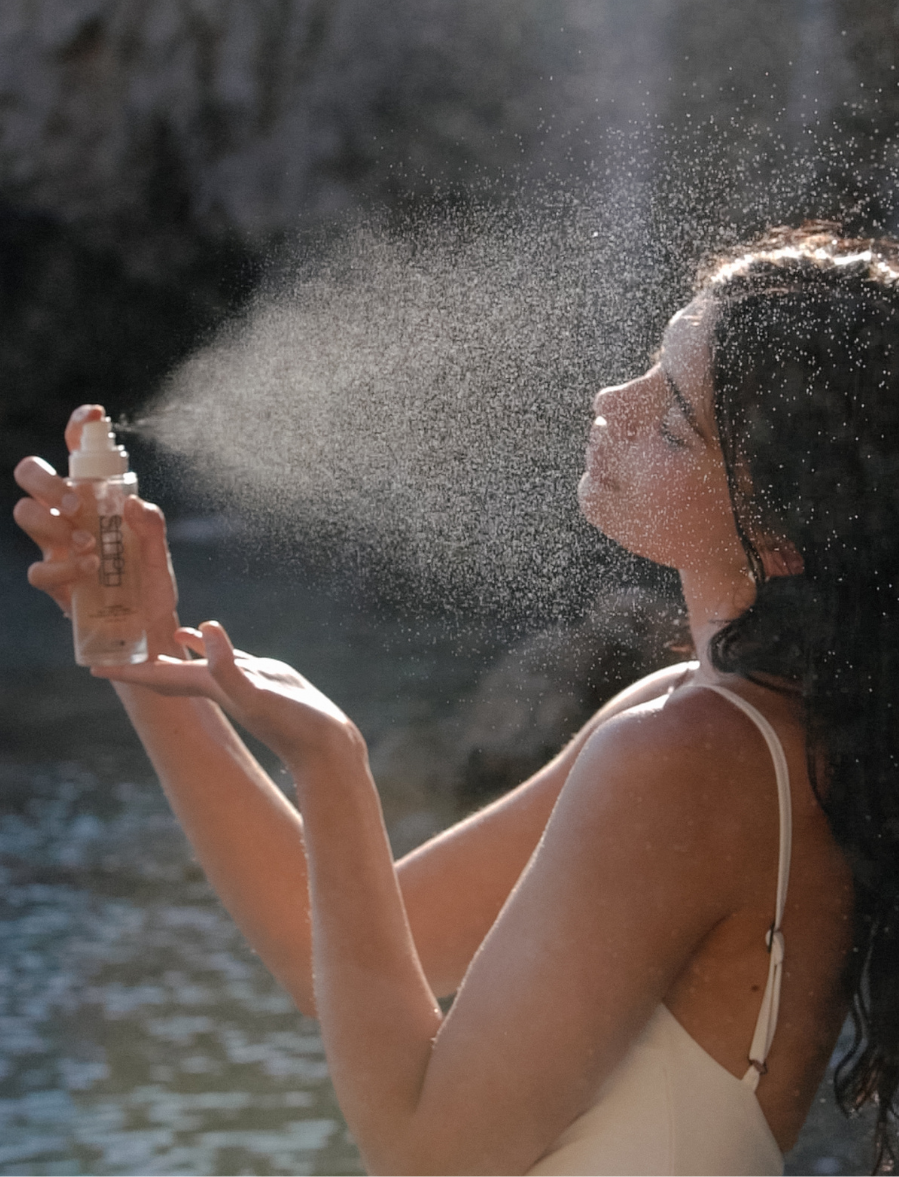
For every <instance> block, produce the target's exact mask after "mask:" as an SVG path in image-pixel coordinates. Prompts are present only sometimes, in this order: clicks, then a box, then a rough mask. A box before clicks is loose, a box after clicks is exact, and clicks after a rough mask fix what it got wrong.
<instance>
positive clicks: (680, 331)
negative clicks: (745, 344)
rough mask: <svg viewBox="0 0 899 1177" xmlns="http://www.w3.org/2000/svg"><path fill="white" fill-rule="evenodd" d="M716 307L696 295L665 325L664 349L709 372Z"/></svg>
mask: <svg viewBox="0 0 899 1177" xmlns="http://www.w3.org/2000/svg"><path fill="white" fill-rule="evenodd" d="M713 313H714V312H713V307H712V304H711V303H710V302H709V300H708V299H702V298H696V299H694V300H693V302H689V303H687V305H686V306H685V307H683V309H682V310H679V311H678V312H677V314H676V315H675V316H674V318H673V319H671V321H670V322H669V324H668V326H667V327H666V328H665V332H664V334H663V336H662V349H663V351H664V353H665V355H666V357H667V358H668V359H670V360H672V361H678V362H680V363H685V364H690V365H691V366H694V367H696V368H697V369H699V370H701V371H703V372H704V373H706V374H707V373H708V371H709V366H710V363H711V342H712V319H713Z"/></svg>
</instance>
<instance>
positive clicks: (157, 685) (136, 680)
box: [91, 654, 228, 706]
mask: <svg viewBox="0 0 899 1177" xmlns="http://www.w3.org/2000/svg"><path fill="white" fill-rule="evenodd" d="M91 674H92V675H93V677H94V678H105V679H109V680H110V681H111V682H121V683H130V684H131V685H132V686H139V687H148V688H149V689H150V690H152V691H155V693H156V694H157V695H173V696H181V697H192V698H206V699H212V700H213V702H215V703H219V704H221V705H223V706H225V705H226V704H227V702H228V700H227V698H226V697H225V695H224V692H223V691H222V689H221V687H220V686H219V685H218V683H216V681H215V680H214V679H213V677H212V675H211V674H210V673H209V668H208V666H207V664H206V662H205V661H202V660H200V659H196V660H194V659H190V660H185V659H181V658H170V657H168V656H167V655H165V654H161V655H159V657H157V658H154V659H153V660H152V661H150V662H139V663H136V664H135V665H132V666H92V667H91Z"/></svg>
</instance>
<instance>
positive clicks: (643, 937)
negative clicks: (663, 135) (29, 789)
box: [16, 225, 899, 1173]
mask: <svg viewBox="0 0 899 1177" xmlns="http://www.w3.org/2000/svg"><path fill="white" fill-rule="evenodd" d="M897 282H899V266H897V265H895V263H894V259H893V254H892V252H890V251H889V250H888V247H887V246H885V245H878V244H876V243H869V242H853V241H845V240H840V239H839V238H838V237H837V236H836V235H835V233H834V232H833V231H832V229H831V228H830V227H829V226H822V225H818V226H811V227H809V228H807V229H805V230H803V231H796V232H790V231H786V230H784V231H779V232H778V233H776V234H772V235H769V237H768V238H766V239H765V240H763V241H761V242H760V243H758V244H757V245H756V246H755V247H753V249H752V250H749V251H747V252H746V253H745V254H744V255H741V256H736V257H734V258H733V259H731V260H729V261H725V262H719V263H718V264H716V265H715V266H714V267H712V268H711V269H710V270H709V271H708V273H707V274H706V275H705V277H704V278H703V280H702V282H701V284H700V287H699V291H698V293H697V295H696V297H695V299H694V300H693V301H692V302H691V303H690V304H689V306H687V307H686V308H685V309H684V310H683V311H681V312H680V313H679V314H678V315H676V316H675V317H674V319H673V320H672V321H671V323H670V325H669V327H668V329H667V331H666V333H665V337H664V341H663V346H662V350H661V353H660V358H659V362H658V363H656V364H655V365H654V366H653V367H652V368H651V369H650V370H649V371H648V372H647V373H646V374H645V375H644V376H641V377H639V378H638V379H636V380H632V381H630V382H628V383H627V384H624V385H621V386H619V387H615V388H609V389H606V390H604V391H602V392H600V393H599V394H598V396H597V397H596V401H595V422H594V425H593V428H592V430H591V434H590V442H589V446H588V451H587V469H586V473H585V474H584V476H583V479H582V481H581V485H580V500H581V504H582V509H583V511H584V513H585V514H586V516H587V518H588V519H589V520H590V521H591V522H593V523H594V524H595V525H596V526H597V527H599V528H601V529H602V530H603V531H604V532H606V534H608V535H609V536H611V537H612V538H614V539H616V540H618V541H619V542H620V543H622V544H623V545H624V546H626V547H627V548H629V549H630V550H631V551H633V552H636V553H638V554H640V555H642V556H646V557H648V558H650V559H652V560H655V561H658V562H660V563H663V564H667V565H671V566H673V567H675V568H677V569H678V570H679V571H680V575H681V579H682V582H683V589H684V596H685V599H686V603H687V607H688V611H689V619H690V625H691V630H692V634H693V641H694V644H695V650H696V655H697V658H696V661H694V662H690V663H686V664H683V665H680V666H676V667H671V668H669V669H667V670H664V671H661V672H659V673H657V674H654V675H651V676H650V677H649V678H647V679H644V680H642V681H641V682H638V683H636V684H635V685H634V686H632V687H631V688H630V689H628V690H627V691H625V692H623V694H621V695H620V696H618V697H617V698H616V699H614V700H613V701H612V702H611V703H609V704H607V705H606V706H605V707H604V708H603V709H602V710H601V711H600V712H599V713H598V714H597V715H596V716H595V717H594V718H593V719H592V720H591V721H590V722H589V723H588V724H587V725H586V726H585V728H584V729H583V730H582V731H581V732H580V733H579V734H578V735H577V736H576V737H575V738H574V739H573V740H572V742H571V743H570V744H569V745H568V747H567V748H566V749H565V750H564V751H563V752H562V753H560V755H559V756H557V757H556V759H555V760H554V761H552V762H551V763H550V764H549V765H547V766H546V768H544V769H543V770H542V771H541V772H539V773H537V774H536V776H534V777H533V778H532V779H531V780H529V781H527V782H526V783H525V784H523V785H521V786H520V787H519V788H518V789H517V790H515V791H513V792H512V793H510V794H508V795H507V796H505V797H503V798H501V799H500V800H499V801H497V802H496V803H494V804H493V805H491V806H490V807H488V808H487V809H485V810H483V811H482V812H480V813H477V814H475V815H473V816H472V817H470V818H468V819H467V820H466V821H464V822H462V823H460V824H459V825H457V826H455V827H453V828H452V829H450V830H448V831H446V832H445V833H443V834H441V835H439V836H438V837H436V838H434V839H432V840H431V841H430V842H429V843H427V844H426V845H425V846H423V847H421V848H419V849H418V850H417V851H415V852H413V853H412V854H410V855H408V856H407V857H406V858H405V859H404V860H403V861H402V862H400V863H399V864H397V865H396V866H395V865H394V864H393V862H392V860H391V855H390V850H389V846H388V842H387V838H386V835H385V832H384V827H383V822H382V818H381V811H380V805H379V802H378V797H377V792H376V790H375V787H374V784H373V782H372V780H371V776H370V774H369V771H368V764H367V758H366V750H365V745H364V742H363V740H362V738H361V736H360V735H359V732H358V731H357V729H356V728H355V727H354V725H353V724H352V723H351V721H350V720H349V719H347V717H346V716H344V715H343V714H342V713H341V712H340V711H339V710H338V709H337V708H336V707H335V706H334V705H333V704H332V703H330V702H329V700H327V699H326V698H324V696H322V695H321V694H320V693H319V692H318V691H316V690H315V688H314V687H312V686H311V685H310V684H309V683H307V682H306V681H305V680H304V679H303V678H302V677H301V676H300V675H298V674H297V673H296V672H295V671H293V670H291V669H290V668H289V667H287V666H284V665H283V664H281V663H276V662H272V661H270V660H267V659H257V658H253V657H251V656H249V655H247V654H243V653H241V652H235V651H234V650H233V649H232V647H231V644H230V642H229V640H228V637H227V635H226V634H225V632H224V631H223V630H222V628H221V627H220V626H219V625H217V624H216V623H215V622H209V623H206V624H204V625H203V626H202V627H201V628H200V630H193V629H181V628H179V627H178V621H177V618H176V616H175V603H176V602H175V589H174V581H173V578H172V575H171V570H170V565H169V560H168V553H167V549H166V546H165V536H164V523H163V519H162V516H161V514H160V513H159V511H158V510H157V509H156V508H155V507H152V506H150V505H148V504H146V503H142V502H140V501H139V500H137V499H133V500H130V501H129V503H128V521H129V523H130V524H131V526H132V527H133V528H134V530H135V531H136V532H137V533H138V534H139V537H140V540H141V544H142V555H143V561H144V569H145V581H146V604H147V608H148V611H149V614H150V617H151V658H152V660H151V661H150V662H148V663H146V664H144V665H143V666H138V667H129V668H122V669H116V670H115V671H112V670H102V671H95V673H98V674H102V675H104V676H105V677H108V678H111V679H113V680H115V683H116V689H117V691H118V692H119V693H120V695H121V697H122V700H123V702H124V705H125V707H126V708H127V710H128V713H129V715H130V716H131V719H132V721H133V723H134V725H135V728H136V730H137V732H138V734H139V735H140V737H141V739H142V741H143V743H144V745H145V747H146V749H147V751H148V753H149V755H150V757H151V759H152V761H153V764H154V766H155V768H156V770H157V772H158V774H159V777H160V780H161V781H162V783H163V786H164V788H165V789H166V792H167V794H168V796H169V798H170V800H171V803H172V805H173V808H174V809H175V812H176V813H177V815H178V817H179V819H180V820H181V822H182V824H183V826H184V828H185V830H186V831H187V833H188V835H189V837H190V838H191V840H192V842H193V844H194V847H195V849H196V852H197V854H198V856H199V858H200V860H201V861H202V863H203V865H204V867H205V869H206V872H207V874H208V876H209V878H210V880H211V881H212V883H213V885H214V886H215V887H216V888H217V890H218V892H219V894H220V895H221V897H222V899H223V901H224V902H225V904H226V906H227V907H228V908H229V910H230V911H231V913H232V914H233V915H234V917H235V919H236V920H237V922H238V923H239V924H240V926H241V927H242V928H243V930H244V932H245V934H246V935H247V937H248V939H249V940H250V942H251V944H252V945H253V946H254V948H255V949H256V950H257V951H258V952H259V954H260V955H261V956H262V958H263V959H264V960H265V962H266V963H267V964H268V966H269V968H270V969H271V970H272V972H273V973H274V974H275V975H276V976H277V977H278V978H279V980H280V981H281V983H282V984H283V985H284V987H285V988H286V989H287V990H288V992H289V993H290V994H291V995H292V996H293V998H294V999H295V1001H296V1003H297V1005H298V1006H299V1008H300V1009H302V1010H304V1011H306V1012H310V1013H313V1012H314V1013H315V1015H316V1016H317V1017H318V1018H319V1019H320V1021H321V1028H322V1035H323V1038H324V1043H325V1049H326V1051H327V1055H328V1060H329V1065H330V1070H331V1075H332V1078H333V1082H334V1086H335V1088H336V1091H337V1094H338V1097H339V1099H340V1102H341V1106H342V1108H343V1110H344V1113H345V1115H346V1118H347V1121H348V1123H349V1125H350V1128H351V1130H352V1132H353V1135H354V1136H355V1138H356V1140H357V1142H358V1144H359V1147H360V1149H361V1151H362V1153H363V1156H364V1158H365V1160H366V1162H367V1164H368V1165H369V1166H370V1167H371V1168H372V1169H373V1170H375V1171H380V1172H390V1173H401V1172H409V1173H426V1172H432V1173H525V1172H534V1173H576V1172H577V1173H661V1172H670V1173H762V1172H765V1173H768V1172H780V1171H781V1168H782V1152H783V1151H784V1150H786V1149H788V1148H790V1147H791V1145H792V1144H793V1142H794V1141H795V1139H796V1135H797V1133H798V1131H799V1129H800V1127H801V1125H802V1122H803V1120H804V1118H805V1116H806V1113H807V1111H808V1109H809V1106H810V1104H811V1101H812V1098H813V1096H814V1093H815V1090H816V1088H817V1086H818V1084H819V1082H820V1080H821V1078H822V1076H823V1073H824V1070H825V1067H826V1064H827V1061H828V1058H829V1056H830V1054H831V1052H832V1050H833V1047H834V1044H835V1042H836V1039H837V1035H838V1033H839V1030H840V1026H841V1024H842V1022H843V1020H844V1018H845V1016H846V1013H847V1010H848V1009H849V1008H850V1003H851V1002H852V1000H853V999H854V1001H855V1006H856V1011H857V1016H858V1018H859V1025H860V1027H861V1029H862V1031H863V1032H864V1034H865V1035H866V1039H865V1043H864V1046H863V1048H860V1049H859V1051H857V1053H856V1056H855V1057H854V1059H853V1060H850V1064H851V1065H850V1069H849V1070H848V1072H847V1074H846V1075H845V1076H844V1078H843V1093H844V1096H845V1098H846V1099H848V1100H849V1101H850V1102H853V1103H858V1102H862V1101H864V1100H865V1099H867V1098H870V1097H872V1096H875V1095H876V1096H878V1097H879V1099H880V1103H879V1127H878V1133H879V1136H878V1142H879V1148H880V1153H881V1155H885V1154H884V1150H885V1149H886V1150H887V1152H889V1141H888V1138H887V1136H886V1134H885V1129H886V1125H887V1116H888V1114H889V1113H890V1109H891V1101H892V1098H893V1094H894V1092H895V1088H896V1083H897V1075H899V1067H897V1058H899V1012H894V1011H899V1001H897V1000H896V999H895V996H894V995H897V990H899V972H897V970H896V967H895V965H894V960H893V951H894V943H895V939H896V936H897V932H896V930H895V921H894V919H893V917H894V915H895V913H896V910H897V897H899V854H897V847H896V841H897V839H899V806H897V803H896V801H895V800H894V798H895V796H896V788H895V779H894V778H895V765H896V756H897V730H896V723H895V720H894V716H893V711H892V704H891V700H890V694H891V690H892V686H893V683H892V672H893V668H894V664H895V663H896V660H897V656H899V634H897V605H896V592H895V591H894V586H899V547H897V540H896V537H897V535H899V527H897V524H899V518H897V514H899V507H897V501H896V492H895V490H894V488H895V486H896V485H897V483H896V478H895V474H896V466H897V457H896V451H895V446H894V442H893V438H895V437H896V436H897V431H896V428H895V426H896V421H895V418H896V416H897V414H899V396H897V393H899V370H897V365H899V294H897ZM100 412H101V410H100V408H99V407H98V406H86V407H84V408H82V409H80V410H78V411H77V412H76V413H75V414H74V415H73V418H72V421H71V422H70V425H69V428H68V431H67V439H68V441H69V444H70V446H72V445H74V444H75V443H76V441H77V437H78V434H79V431H80V429H81V426H82V424H83V422H84V421H86V420H89V419H91V418H92V417H94V416H98V415H99V414H100ZM891 427H892V432H891ZM17 479H18V481H19V483H20V485H21V486H22V487H23V488H24V489H25V490H26V491H27V492H28V493H29V496H30V497H29V498H26V499H24V500H22V501H21V502H20V503H19V504H18V506H17V508H16V518H17V519H18V521H19V523H20V524H21V525H22V526H23V527H24V528H25V529H26V530H27V531H28V532H29V534H31V535H32V537H33V538H34V539H35V540H36V541H37V542H38V543H39V544H40V546H41V547H42V549H43V552H44V559H43V561H42V562H41V563H39V564H36V565H34V566H33V567H32V568H31V570H30V572H29V576H30V579H31V582H32V583H33V584H34V585H36V586H37V587H39V588H43V589H45V590H46V591H48V592H50V593H51V595H53V596H54V598H55V599H56V600H57V601H58V602H59V603H60V604H61V605H62V606H63V608H65V607H66V605H67V602H68V596H69V592H70V587H71V584H72V583H73V581H74V579H75V578H76V577H77V576H81V575H89V574H90V573H91V572H92V571H93V570H94V569H95V567H96V556H95V553H94V552H93V547H94V541H93V538H92V537H91V536H90V535H88V534H87V533H85V532H82V531H80V530H79V529H78V518H77V506H78V504H77V501H76V500H74V499H73V498H72V497H71V496H69V495H67V494H66V487H65V483H64V481H63V480H62V479H60V478H58V477H57V476H56V475H55V474H54V473H53V471H52V470H51V469H50V468H49V467H48V466H46V464H45V463H42V462H40V460H38V459H34V458H30V459H26V460H25V461H24V462H23V463H21V464H20V466H19V468H18V470H17ZM187 651H191V652H193V654H195V655H199V657H197V658H194V659H190V658H189V656H188V654H187ZM171 696H173V697H171ZM223 712H226V713H227V714H228V715H230V716H231V717H232V718H233V719H235V720H237V722H238V723H240V724H241V725H242V726H244V727H246V728H247V729H248V730H249V731H251V732H252V733H253V734H255V735H256V736H258V737H259V738H261V739H262V740H264V741H265V742H266V743H267V744H269V746H270V747H271V748H273V749H274V750H275V751H276V752H277V753H278V755H279V756H280V757H281V758H282V760H283V761H284V763H285V764H286V765H287V767H288V769H289V770H290V772H291V774H292V776H293V779H294V781H295V782H296V791H297V808H296V809H295V808H293V807H292V806H291V805H290V804H289V803H288V802H287V801H286V800H285V799H284V798H283V796H282V794H281V793H280V792H279V791H278V789H277V788H275V786H274V785H273V784H272V782H271V781H270V780H269V779H268V778H267V777H266V776H265V774H264V773H263V772H262V770H261V769H260V767H259V766H258V765H257V764H256V762H255V761H254V760H253V759H252V757H251V756H250V754H249V752H248V751H247V750H246V748H245V747H244V745H243V744H242V743H241V741H240V739H239V738H238V736H237V735H236V734H235V731H234V729H233V728H232V727H231V725H230V724H229V722H228V720H227V719H226V718H225V716H224V714H223ZM298 811H299V812H298ZM300 815H302V817H301V816H300ZM788 884H789V886H788ZM863 972H865V975H866V981H865V986H864V987H862V984H861V981H862V974H863ZM452 993H456V998H455V1001H454V1003H453V1005H452V1008H451V1009H450V1012H449V1013H448V1014H447V1015H445V1016H444V1015H443V1014H442V1013H441V1009H440V1006H439V1005H438V1002H437V998H438V997H440V996H442V995H449V994H452Z"/></svg>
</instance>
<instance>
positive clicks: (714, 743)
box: [560, 665, 777, 874]
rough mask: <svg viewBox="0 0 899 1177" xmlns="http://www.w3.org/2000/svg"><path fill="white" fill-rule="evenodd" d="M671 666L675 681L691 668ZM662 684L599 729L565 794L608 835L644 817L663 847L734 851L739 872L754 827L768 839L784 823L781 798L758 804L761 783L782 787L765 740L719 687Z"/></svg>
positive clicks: (646, 688) (639, 693)
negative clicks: (778, 823)
mask: <svg viewBox="0 0 899 1177" xmlns="http://www.w3.org/2000/svg"><path fill="white" fill-rule="evenodd" d="M671 669H672V671H674V670H676V672H677V673H676V675H673V676H672V677H673V679H674V683H675V684H676V683H677V682H679V681H682V679H683V676H684V673H685V670H689V669H691V667H689V665H688V666H686V667H685V666H683V665H682V666H680V667H678V668H671ZM659 681H660V682H662V683H664V681H665V680H664V678H661V676H660V680H659ZM656 685H657V684H656V683H647V682H646V680H643V682H642V683H640V684H636V686H637V687H638V688H640V689H639V690H635V691H634V693H633V695H631V696H630V698H629V699H627V700H622V702H626V703H628V704H629V705H625V706H622V707H621V708H620V709H618V710H616V711H615V712H614V713H613V714H611V715H609V716H608V717H607V718H606V719H605V720H604V721H603V722H602V723H601V724H599V725H598V726H597V727H596V728H595V730H594V731H593V732H592V734H591V735H590V737H589V738H588V740H587V741H586V743H585V744H584V747H583V749H582V751H581V754H580V756H579V757H578V759H577V761H576V763H575V765H574V766H573V768H572V770H571V773H570V774H569V779H568V781H567V783H566V787H565V789H564V790H563V793H562V797H561V798H560V803H562V802H563V801H565V798H566V794H568V800H567V803H569V804H576V805H577V806H578V807H579V808H581V809H582V817H583V819H584V820H586V821H590V820H591V818H595V819H596V821H597V822H598V823H599V824H601V825H602V827H603V829H604V832H605V833H606V834H607V833H608V831H609V829H610V828H613V829H614V828H618V829H622V830H623V829H624V828H626V827H628V828H630V829H631V830H633V829H634V828H635V824H636V825H637V826H639V827H640V828H641V829H642V830H643V834H644V836H645V837H647V838H650V837H651V838H652V841H653V843H654V845H655V846H656V848H657V849H659V848H661V847H662V846H663V845H667V846H668V847H669V848H670V849H672V850H677V849H679V852H680V853H681V854H690V855H696V854H702V855H703V856H705V857H706V859H707V860H708V861H709V865H710V866H711V865H713V862H712V860H721V861H722V862H723V861H725V860H726V861H727V863H728V867H727V869H728V872H729V873H731V874H732V873H733V868H734V866H735V865H736V864H735V862H734V859H735V858H737V859H742V858H743V857H745V856H746V855H747V854H749V853H751V848H752V847H753V846H754V845H756V844H757V839H756V837H754V836H753V834H754V833H756V834H757V835H758V838H760V839H765V840H766V843H767V842H768V841H770V839H771V832H772V831H771V827H772V823H773V822H776V817H777V807H776V805H774V806H771V805H761V806H760V805H759V804H758V794H759V791H760V790H766V792H768V793H770V791H771V789H773V787H774V785H773V768H772V765H771V758H770V754H769V753H768V751H767V748H766V745H765V742H764V739H763V737H762V736H761V733H760V732H759V731H758V729H757V728H756V726H755V725H754V724H753V722H752V721H751V720H750V719H748V718H747V717H746V716H745V715H744V714H743V713H742V712H741V711H740V710H738V709H737V708H736V707H735V706H734V705H733V704H732V703H729V702H728V701H727V700H726V699H723V698H722V697H721V696H720V695H718V694H717V693H716V692H713V691H708V690H703V689H701V688H699V687H695V688H694V687H691V686H689V685H686V686H683V687H681V688H680V689H677V690H672V689H669V688H670V685H671V684H669V686H666V689H665V690H664V691H663V692H662V693H659V692H658V691H657V690H656V689H655V688H656ZM769 777H770V778H771V779H770V780H769V779H768V778H769ZM755 827H757V829H756V828H755ZM775 844H776V842H775ZM709 856H711V858H709Z"/></svg>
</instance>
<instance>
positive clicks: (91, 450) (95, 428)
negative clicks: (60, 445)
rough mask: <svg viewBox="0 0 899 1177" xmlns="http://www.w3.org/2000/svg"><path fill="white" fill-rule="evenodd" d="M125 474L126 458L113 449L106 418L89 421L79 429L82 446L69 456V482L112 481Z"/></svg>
mask: <svg viewBox="0 0 899 1177" xmlns="http://www.w3.org/2000/svg"><path fill="white" fill-rule="evenodd" d="M127 473H128V454H127V451H126V450H125V447H124V446H121V445H116V439H115V434H114V433H113V432H112V422H111V421H110V419H109V418H108V417H101V418H100V420H99V421H88V422H87V423H86V424H85V425H83V426H82V429H81V445H80V447H79V448H78V449H77V450H72V452H71V453H70V454H69V477H70V478H115V477H116V475H118V474H127Z"/></svg>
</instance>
